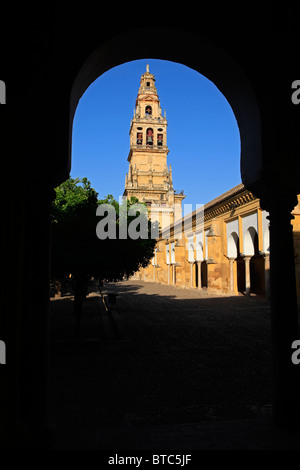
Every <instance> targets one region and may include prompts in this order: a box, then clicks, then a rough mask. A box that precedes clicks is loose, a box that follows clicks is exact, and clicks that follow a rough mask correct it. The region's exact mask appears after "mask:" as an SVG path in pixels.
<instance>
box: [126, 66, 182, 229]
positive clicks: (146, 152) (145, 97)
mask: <svg viewBox="0 0 300 470" xmlns="http://www.w3.org/2000/svg"><path fill="white" fill-rule="evenodd" d="M167 125H168V124H167V118H166V112H164V115H163V114H162V109H161V106H160V100H159V97H158V94H157V90H156V86H155V77H154V75H153V74H151V73H150V72H149V65H147V66H146V72H145V73H144V74H143V75H142V76H141V81H140V88H139V91H138V95H137V99H136V103H135V107H134V112H133V119H132V120H131V126H130V131H129V135H130V150H129V155H128V158H127V160H128V162H129V171H128V173H126V178H125V190H124V193H123V195H124V196H126V197H127V199H130V198H131V196H135V197H137V198H138V199H139V201H140V202H145V203H146V204H147V206H151V205H153V204H155V205H156V206H157V212H159V217H157V219H156V220H159V222H160V227H161V229H163V228H164V226H166V225H169V224H170V223H173V222H175V221H176V220H178V219H180V218H181V217H182V200H183V199H184V198H185V196H184V195H183V191H181V192H180V193H179V194H178V193H177V192H176V191H174V188H173V180H172V169H171V165H169V166H168V163H167V155H168V153H169V149H168V147H167ZM151 209H152V214H153V206H152V207H151Z"/></svg>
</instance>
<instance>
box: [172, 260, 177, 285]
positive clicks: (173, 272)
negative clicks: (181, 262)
mask: <svg viewBox="0 0 300 470" xmlns="http://www.w3.org/2000/svg"><path fill="white" fill-rule="evenodd" d="M175 269H176V267H175V264H173V265H172V284H173V286H175V285H176V270H175Z"/></svg>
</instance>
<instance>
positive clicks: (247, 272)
mask: <svg viewBox="0 0 300 470" xmlns="http://www.w3.org/2000/svg"><path fill="white" fill-rule="evenodd" d="M251 258H252V257H251V256H244V260H245V287H246V295H250V290H251V281H250V259H251Z"/></svg>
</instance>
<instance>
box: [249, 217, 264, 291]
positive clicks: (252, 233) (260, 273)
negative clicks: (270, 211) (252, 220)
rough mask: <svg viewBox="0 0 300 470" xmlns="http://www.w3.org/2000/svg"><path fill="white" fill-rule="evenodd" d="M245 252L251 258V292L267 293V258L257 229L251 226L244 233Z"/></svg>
mask: <svg viewBox="0 0 300 470" xmlns="http://www.w3.org/2000/svg"><path fill="white" fill-rule="evenodd" d="M244 252H245V255H246V256H251V259H250V293H252V294H256V295H262V294H264V293H265V260H264V258H263V256H262V255H261V253H260V252H259V248H258V233H257V230H256V229H255V228H254V227H252V226H250V227H248V229H247V231H246V233H245V234H244Z"/></svg>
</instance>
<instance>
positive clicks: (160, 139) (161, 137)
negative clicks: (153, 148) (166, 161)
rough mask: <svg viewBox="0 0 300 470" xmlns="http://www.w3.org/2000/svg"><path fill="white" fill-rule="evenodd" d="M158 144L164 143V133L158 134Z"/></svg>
mask: <svg viewBox="0 0 300 470" xmlns="http://www.w3.org/2000/svg"><path fill="white" fill-rule="evenodd" d="M157 145H158V146H162V145H163V135H162V134H157Z"/></svg>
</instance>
